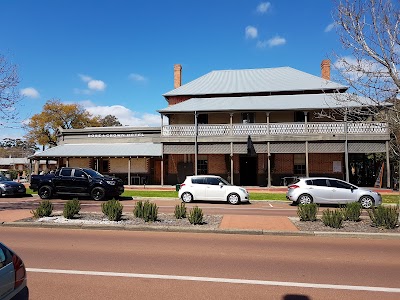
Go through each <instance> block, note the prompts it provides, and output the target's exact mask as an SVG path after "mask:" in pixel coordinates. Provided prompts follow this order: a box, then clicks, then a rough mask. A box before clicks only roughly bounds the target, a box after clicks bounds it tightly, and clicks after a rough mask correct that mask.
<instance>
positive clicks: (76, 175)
mask: <svg viewBox="0 0 400 300" xmlns="http://www.w3.org/2000/svg"><path fill="white" fill-rule="evenodd" d="M74 177H80V178H84V177H85V173H83V172H82V170H75V172H74Z"/></svg>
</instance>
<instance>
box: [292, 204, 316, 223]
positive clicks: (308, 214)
mask: <svg viewBox="0 0 400 300" xmlns="http://www.w3.org/2000/svg"><path fill="white" fill-rule="evenodd" d="M317 212H318V205H317V204H315V203H310V204H300V205H299V206H298V207H297V215H298V216H299V218H300V221H312V222H314V221H316V220H317Z"/></svg>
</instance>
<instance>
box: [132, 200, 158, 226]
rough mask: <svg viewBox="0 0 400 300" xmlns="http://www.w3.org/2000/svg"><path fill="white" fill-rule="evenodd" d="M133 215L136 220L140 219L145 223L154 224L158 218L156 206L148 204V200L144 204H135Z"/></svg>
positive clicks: (140, 202)
mask: <svg viewBox="0 0 400 300" xmlns="http://www.w3.org/2000/svg"><path fill="white" fill-rule="evenodd" d="M133 215H134V216H135V217H136V218H142V219H143V220H144V221H145V222H149V221H151V222H155V221H157V216H158V207H157V204H155V203H150V201H149V200H146V201H145V202H144V203H143V202H142V201H138V202H136V204H135V208H134V210H133Z"/></svg>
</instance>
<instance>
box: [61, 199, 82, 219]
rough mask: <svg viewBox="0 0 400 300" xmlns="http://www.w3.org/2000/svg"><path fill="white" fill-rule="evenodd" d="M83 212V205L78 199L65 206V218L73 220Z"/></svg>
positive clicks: (68, 202)
mask: <svg viewBox="0 0 400 300" xmlns="http://www.w3.org/2000/svg"><path fill="white" fill-rule="evenodd" d="M80 210H81V203H80V202H79V200H78V199H73V200H68V201H67V202H66V203H65V204H64V210H63V216H64V218H67V219H72V218H73V217H74V216H75V215H76V214H78V213H79V211H80Z"/></svg>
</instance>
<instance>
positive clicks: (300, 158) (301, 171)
mask: <svg viewBox="0 0 400 300" xmlns="http://www.w3.org/2000/svg"><path fill="white" fill-rule="evenodd" d="M293 162H294V166H293V173H294V175H306V155H305V154H303V153H300V154H294V158H293Z"/></svg>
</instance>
